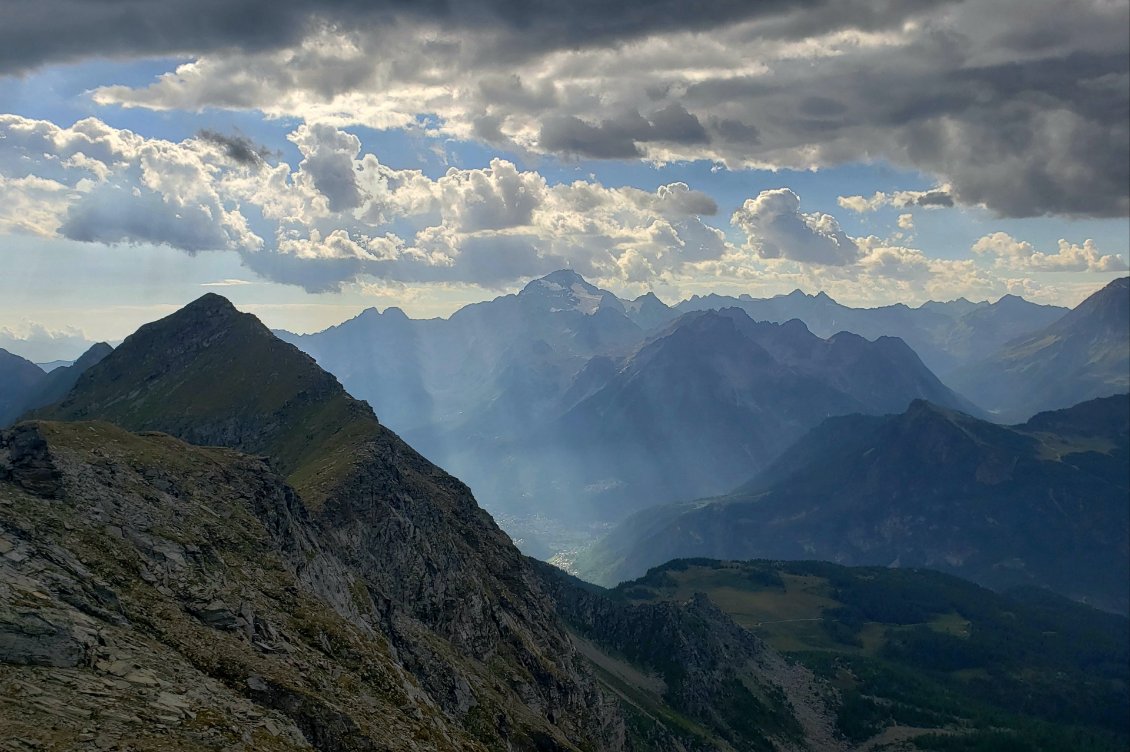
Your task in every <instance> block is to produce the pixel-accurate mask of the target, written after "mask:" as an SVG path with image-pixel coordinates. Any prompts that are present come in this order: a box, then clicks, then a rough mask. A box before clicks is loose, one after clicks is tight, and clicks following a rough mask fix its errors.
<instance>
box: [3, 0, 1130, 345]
mask: <svg viewBox="0 0 1130 752" xmlns="http://www.w3.org/2000/svg"><path fill="white" fill-rule="evenodd" d="M4 15H5V22H4V23H3V24H2V25H0V347H3V348H5V349H8V350H10V351H12V352H16V353H18V354H20V355H24V356H25V357H29V358H31V359H33V360H36V361H39V362H42V361H47V360H52V359H55V358H63V359H70V358H74V357H76V356H77V355H78V354H79V353H80V352H81V351H82V350H83V349H85V347H86V346H87V345H89V343H91V342H93V341H97V340H111V341H113V340H117V339H121V338H122V337H124V336H126V335H128V334H129V333H130V332H131V331H133V330H134V329H135V328H136V327H137V326H138V325H139V324H141V323H143V322H145V321H149V320H152V319H154V318H158V317H159V316H161V315H164V314H166V313H168V312H171V311H172V310H175V309H176V308H178V307H180V306H181V305H183V304H185V303H187V302H188V301H190V300H192V299H194V298H196V297H199V296H200V295H202V294H204V293H205V292H209V291H212V292H219V293H221V294H223V295H226V296H227V297H229V298H231V299H232V300H233V302H235V303H236V304H237V305H238V306H239V307H240V308H242V309H244V310H248V311H251V312H253V313H256V314H257V315H258V316H260V318H262V319H263V320H264V321H265V322H266V323H267V324H268V325H269V326H272V327H277V328H286V329H290V330H292V331H297V332H309V331H317V330H320V329H322V328H325V327H327V326H330V325H332V324H335V323H338V322H340V321H342V320H344V319H346V318H349V317H350V316H352V315H355V314H356V313H357V312H359V311H360V310H362V309H364V308H367V307H372V306H375V307H377V308H380V309H384V308H386V307H389V306H398V307H400V308H402V309H404V310H405V311H406V312H407V313H408V314H409V315H411V316H415V317H430V316H445V315H448V314H450V313H451V312H452V311H453V310H455V309H456V308H458V307H459V306H461V305H463V304H466V303H469V302H474V301H478V300H483V299H488V298H491V297H495V296H497V295H500V294H505V293H509V292H513V291H515V290H517V289H520V288H521V286H522V285H523V284H524V283H525V282H526V281H528V280H529V279H531V278H533V277H537V276H541V275H543V274H546V273H548V272H551V271H553V270H555V269H559V268H572V269H575V270H576V271H578V272H579V273H581V274H582V275H584V276H585V277H586V278H588V279H590V281H592V282H594V283H595V284H598V285H599V286H601V287H604V288H606V289H609V290H611V291H613V292H615V293H616V294H618V295H620V296H622V297H634V296H636V295H640V294H642V293H644V292H647V291H654V292H656V293H657V294H658V295H659V296H660V297H661V298H663V299H664V300H666V301H668V302H672V303H673V302H676V301H678V300H680V299H683V298H686V297H688V296H690V295H692V294H702V293H706V292H719V293H726V294H739V293H749V294H751V295H754V296H769V295H774V294H780V293H787V292H789V291H791V290H793V289H797V288H799V289H802V290H805V291H806V292H809V293H815V292H817V291H819V290H825V291H827V292H828V293H829V294H830V295H832V296H833V297H834V298H836V299H837V300H839V301H840V302H842V303H845V304H849V305H857V306H874V305H884V304H889V303H894V302H905V303H908V304H911V305H916V304H919V303H922V302H924V301H926V300H930V299H935V300H949V299H953V298H957V297H967V298H969V299H972V300H995V299H996V298H999V297H1000V296H1001V295H1004V294H1019V295H1023V296H1025V297H1027V298H1029V299H1031V300H1034V301H1038V302H1042V303H1055V304H1060V305H1075V304H1077V303H1078V302H1079V301H1080V300H1082V299H1083V298H1084V297H1086V296H1087V295H1088V294H1090V293H1091V292H1093V291H1094V290H1096V289H1098V288H1099V287H1101V286H1102V285H1104V284H1105V283H1107V282H1108V281H1109V280H1111V279H1113V278H1115V277H1117V276H1123V275H1125V274H1126V273H1127V259H1128V258H1130V252H1128V250H1130V221H1128V217H1130V42H1128V39H1130V3H1128V2H1126V0H1115V1H1111V0H1055V1H1054V2H1052V1H1050V0H982V1H980V2H960V1H956V0H950V1H936V0H930V1H929V2H927V1H926V0H839V1H838V2H831V0H823V1H822V0H765V1H764V2H745V1H742V0H698V1H697V2H686V1H678V0H651V1H648V2H644V1H643V0H625V1H623V2H619V3H607V2H603V1H602V2H597V1H596V0H554V2H546V1H545V0H532V1H529V0H527V1H524V2H514V0H462V1H461V2H459V3H453V2H450V1H449V0H422V1H420V2H405V1H404V0H364V1H362V0H322V1H321V2H306V1H303V2H299V1H298V0H270V1H269V2H268V0H192V1H191V2H189V0H165V1H164V2H160V3H153V2H148V1H147V0H101V1H100V2H97V3H92V2H87V1H86V0H34V1H32V0H5V1H4Z"/></svg>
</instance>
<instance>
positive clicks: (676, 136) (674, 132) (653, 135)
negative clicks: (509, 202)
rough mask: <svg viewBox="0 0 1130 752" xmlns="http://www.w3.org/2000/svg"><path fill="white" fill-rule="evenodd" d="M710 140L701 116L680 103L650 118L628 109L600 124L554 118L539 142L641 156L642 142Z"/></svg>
mask: <svg viewBox="0 0 1130 752" xmlns="http://www.w3.org/2000/svg"><path fill="white" fill-rule="evenodd" d="M709 142H710V135H709V134H708V133H707V132H706V128H704V127H703V125H702V123H701V122H700V121H699V119H698V118H697V117H695V116H694V115H692V114H691V113H689V112H687V111H686V109H684V108H683V106H682V105H680V104H678V103H677V102H672V103H671V104H669V105H667V106H666V107H664V108H662V109H660V110H657V111H656V112H654V113H652V114H651V117H650V118H645V117H644V116H643V115H641V114H639V113H638V112H635V111H632V112H624V113H621V114H620V115H618V116H616V117H614V118H610V119H608V120H602V121H601V122H600V123H599V124H598V125H592V124H590V123H586V122H584V121H583V120H580V119H579V118H576V117H573V116H566V117H556V118H552V119H550V120H547V121H546V122H545V123H544V124H543V125H542V129H541V138H540V139H539V145H540V146H541V147H542V148H543V149H545V150H547V151H555V152H563V153H566V154H573V155H576V156H581V157H590V158H593V159H624V158H630V157H640V156H643V154H644V151H643V149H642V148H641V147H640V146H639V144H646V143H669V144H683V145H686V144H706V143H709Z"/></svg>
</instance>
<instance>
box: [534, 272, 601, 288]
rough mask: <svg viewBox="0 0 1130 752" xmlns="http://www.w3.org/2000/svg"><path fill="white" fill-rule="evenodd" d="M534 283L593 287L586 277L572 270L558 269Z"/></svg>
mask: <svg viewBox="0 0 1130 752" xmlns="http://www.w3.org/2000/svg"><path fill="white" fill-rule="evenodd" d="M534 281H535V282H538V281H541V282H553V283H555V284H558V285H562V286H564V287H568V286H569V285H575V284H582V285H588V286H589V287H592V285H589V283H588V281H587V280H586V279H585V278H584V277H582V276H581V275H580V274H577V273H576V272H575V271H573V270H572V269H558V270H557V271H555V272H550V273H549V274H547V275H545V276H544V277H542V278H541V279H540V280H536V279H535V280H534Z"/></svg>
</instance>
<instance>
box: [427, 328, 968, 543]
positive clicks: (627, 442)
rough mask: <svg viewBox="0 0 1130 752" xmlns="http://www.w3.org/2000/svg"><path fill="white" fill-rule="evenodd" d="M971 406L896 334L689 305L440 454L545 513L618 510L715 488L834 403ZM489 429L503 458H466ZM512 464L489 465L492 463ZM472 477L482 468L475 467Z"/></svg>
mask: <svg viewBox="0 0 1130 752" xmlns="http://www.w3.org/2000/svg"><path fill="white" fill-rule="evenodd" d="M919 398H925V399H931V400H934V401H936V402H939V403H941V404H945V405H949V406H951V407H955V408H962V409H971V410H975V409H976V408H974V407H973V406H972V405H970V404H969V403H968V402H966V401H965V400H963V399H962V398H961V397H959V396H958V395H956V394H954V393H953V392H952V391H950V390H949V389H947V388H946V387H945V386H944V385H943V384H942V383H941V382H939V381H938V379H937V378H936V377H935V376H934V375H933V374H932V373H930V371H929V370H928V369H927V368H926V367H925V366H923V365H922V363H921V361H919V360H918V358H917V356H916V355H915V354H914V352H913V351H911V350H910V348H908V347H907V346H906V345H905V344H904V343H902V342H901V341H900V340H897V339H893V338H887V337H883V338H879V339H877V340H875V341H874V342H870V341H868V340H865V339H863V338H862V337H859V336H856V335H853V334H849V333H846V332H844V333H840V334H837V335H835V336H833V337H831V338H829V339H826V340H825V339H821V338H819V337H817V336H815V335H813V334H812V333H810V332H809V331H808V329H807V328H806V327H805V325H804V324H803V323H801V322H800V321H797V320H793V321H790V322H787V323H785V324H772V323H766V322H755V321H753V320H752V319H750V318H749V316H748V315H747V314H746V313H745V312H744V311H742V310H740V309H736V308H731V309H725V310H722V311H703V312H696V313H691V314H686V315H684V316H682V317H680V318H679V319H677V320H676V321H674V322H673V323H672V324H670V325H669V326H668V327H667V328H666V329H664V330H662V331H661V332H660V333H659V334H657V335H655V336H654V337H652V338H651V339H649V340H647V341H646V342H645V343H644V344H643V345H642V346H641V347H640V348H639V349H638V350H637V351H635V352H634V353H632V354H631V355H629V356H626V357H623V358H619V359H617V358H611V357H605V358H595V359H593V360H591V361H589V363H588V364H587V365H586V367H585V369H584V370H583V371H582V372H581V373H580V374H579V375H578V377H577V378H576V379H575V380H574V383H573V385H572V386H571V388H570V390H569V391H568V392H567V393H566V394H565V395H564V397H563V398H562V400H561V407H560V414H559V415H558V416H556V417H552V418H548V419H546V420H544V424H543V425H541V426H535V427H525V428H524V429H522V428H519V429H512V431H515V433H514V434H511V435H512V436H514V438H512V439H510V440H498V439H497V438H496V436H497V433H496V434H495V435H494V436H492V435H490V434H489V433H486V431H484V432H483V433H482V434H479V435H477V436H475V437H473V438H471V437H468V438H467V439H465V440H464V442H463V446H464V447H467V448H468V449H469V450H470V451H467V452H466V453H461V454H455V455H453V456H452V457H451V458H450V459H449V460H448V462H449V464H450V466H451V467H452V468H454V470H455V472H458V473H461V474H462V475H464V476H466V477H468V478H470V482H471V483H472V484H473V485H474V486H475V487H476V488H479V489H481V490H480V493H482V494H484V496H485V497H486V498H491V499H492V500H494V503H501V502H502V501H504V500H506V499H507V498H510V499H514V501H513V502H511V506H508V507H507V506H504V507H503V508H504V509H514V508H515V507H516V506H517V505H519V504H522V503H525V504H526V505H527V506H528V507H529V506H531V503H530V502H529V501H525V502H523V499H529V498H533V499H538V500H540V501H541V506H533V509H535V510H536V511H542V513H544V514H552V513H555V512H556V513H557V514H572V515H574V516H575V517H576V518H579V519H594V518H595V519H605V520H613V521H614V520H616V519H618V518H621V517H623V516H624V515H625V514H627V513H630V512H632V511H635V510H636V509H639V508H642V507H646V506H651V505H654V504H655V503H657V502H661V501H673V500H676V499H680V498H687V497H690V496H694V495H700V494H705V493H720V492H723V491H725V490H728V489H729V488H732V487H733V486H734V485H735V484H737V483H738V482H740V481H741V480H743V479H744V478H746V477H748V475H749V472H750V471H749V468H751V467H753V468H760V467H762V466H764V465H765V464H766V463H767V462H769V461H770V460H772V459H773V458H774V457H776V455H777V454H778V453H779V452H780V451H781V450H782V449H784V447H786V446H787V445H788V444H789V443H790V442H791V441H793V440H794V439H796V438H799V437H800V436H801V435H802V434H803V433H804V432H805V431H806V430H807V429H809V428H811V427H812V426H815V425H816V424H818V423H819V422H820V421H822V420H823V419H824V418H826V417H828V416H830V415H842V414H845V413H854V412H867V413H887V412H893V411H899V410H902V409H904V408H905V407H906V406H907V405H908V404H909V403H910V402H911V401H912V400H913V399H919ZM492 440H493V441H495V442H496V444H495V446H496V447H497V450H496V454H495V455H494V456H496V457H498V458H499V460H498V461H497V462H496V463H493V464H492V465H486V466H485V467H484V469H487V471H488V473H491V475H489V476H487V473H484V472H483V471H482V470H479V471H477V472H476V470H475V468H474V464H475V462H476V461H480V460H481V458H482V457H483V456H484V455H485V454H487V453H488V452H489V451H490V449H491V442H492ZM499 465H501V466H502V467H503V468H507V469H509V468H512V467H513V468H518V469H519V470H520V471H521V472H515V473H509V472H502V473H499V472H498V470H497V467H498V466H499ZM480 479H481V480H480Z"/></svg>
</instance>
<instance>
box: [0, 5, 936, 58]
mask: <svg viewBox="0 0 1130 752" xmlns="http://www.w3.org/2000/svg"><path fill="white" fill-rule="evenodd" d="M936 5H937V3H933V2H929V1H928V0H879V1H878V2H858V1H857V2H831V1H830V0H760V1H759V2H750V1H749V0H699V1H698V2H693V3H692V2H684V1H683V0H621V1H620V2H613V3H610V2H607V1H606V0H462V1H461V2H453V1H452V0H321V1H320V2H307V1H306V0H165V1H163V2H153V1H152V0H99V1H97V2H92V1H91V0H35V2H31V1H29V0H25V1H23V2H19V1H17V2H9V3H5V8H4V23H3V24H0V72H18V71H23V70H28V69H30V68H34V67H36V66H39V65H42V64H44V63H50V62H61V61H73V60H77V59H82V58H85V57H90V56H107V57H120V56H135V55H142V56H146V55H168V54H172V53H190V54H191V53H204V52H212V51H218V50H225V49H233V48H238V49H242V50H244V51H252V50H265V49H273V48H280V47H286V46H289V45H292V44H294V43H295V42H297V41H299V40H300V39H302V38H303V37H304V36H305V35H306V34H307V33H309V32H310V31H311V30H312V29H313V28H315V27H316V26H320V25H328V26H331V27H335V28H339V29H343V30H356V29H364V28H367V27H372V26H375V25H378V24H379V25H385V26H387V25H389V24H395V23H397V22H398V21H402V20H403V21H411V22H431V23H435V24H437V25H440V26H442V27H443V28H446V29H459V28H466V29H471V30H483V29H486V30H491V31H501V32H503V33H504V34H505V35H506V36H508V37H509V38H510V43H509V44H507V45H505V46H501V47H499V48H498V49H497V50H496V53H497V55H499V56H503V55H513V54H519V55H520V54H522V53H523V51H545V50H546V49H559V48H577V47H589V46H594V45H604V44H607V43H610V42H615V41H617V40H625V39H631V38H635V37H639V36H643V35H647V34H652V33H657V32H664V31H670V30H705V29H711V28H717V27H722V26H725V25H727V24H730V23H733V22H736V21H741V20H747V19H753V18H765V19H769V20H771V21H772V24H771V25H770V28H769V29H767V32H768V33H771V34H772V35H774V36H779V37H802V36H805V35H808V34H812V33H819V32H821V31H825V30H828V29H833V28H837V27H838V26H840V25H843V24H845V23H847V24H852V25H855V26H857V27H858V28H888V27H897V26H898V25H900V24H901V23H902V22H903V21H904V20H905V19H906V18H907V17H908V16H910V15H913V14H914V13H916V12H918V11H920V10H923V9H928V8H930V7H933V6H936Z"/></svg>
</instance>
